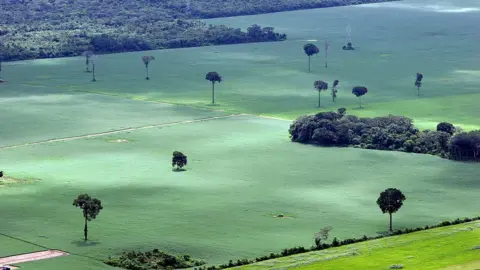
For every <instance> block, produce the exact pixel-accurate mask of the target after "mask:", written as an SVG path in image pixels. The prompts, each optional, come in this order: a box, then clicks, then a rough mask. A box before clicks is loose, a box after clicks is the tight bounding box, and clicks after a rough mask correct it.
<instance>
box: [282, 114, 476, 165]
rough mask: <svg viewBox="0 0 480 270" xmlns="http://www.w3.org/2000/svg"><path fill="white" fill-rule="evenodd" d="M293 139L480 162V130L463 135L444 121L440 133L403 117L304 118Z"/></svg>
mask: <svg viewBox="0 0 480 270" xmlns="http://www.w3.org/2000/svg"><path fill="white" fill-rule="evenodd" d="M289 133H290V137H291V140H292V141H294V142H299V143H308V144H316V145H324V146H353V147H359V148H365V149H377V150H394V151H403V152H412V153H422V154H431V155H436V156H440V157H442V158H448V159H453V160H463V161H480V130H477V131H470V132H463V131H462V130H461V128H459V127H457V128H456V127H454V126H453V125H452V124H450V123H446V122H442V123H439V124H438V125H437V128H436V130H423V131H420V130H418V129H417V128H416V127H415V126H414V125H413V121H412V119H409V118H407V117H403V116H393V115H389V116H385V117H374V118H358V117H356V116H353V115H346V110H345V108H341V109H339V110H338V112H321V113H318V114H316V115H308V116H301V117H299V118H298V119H296V120H295V121H294V122H293V123H292V124H291V125H290V129H289Z"/></svg>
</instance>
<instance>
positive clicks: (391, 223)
mask: <svg viewBox="0 0 480 270" xmlns="http://www.w3.org/2000/svg"><path fill="white" fill-rule="evenodd" d="M389 214H390V231H393V230H392V213H389Z"/></svg>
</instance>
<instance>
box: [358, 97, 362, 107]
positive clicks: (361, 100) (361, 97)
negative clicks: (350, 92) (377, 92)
mask: <svg viewBox="0 0 480 270" xmlns="http://www.w3.org/2000/svg"><path fill="white" fill-rule="evenodd" d="M358 99H360V108H362V97H358Z"/></svg>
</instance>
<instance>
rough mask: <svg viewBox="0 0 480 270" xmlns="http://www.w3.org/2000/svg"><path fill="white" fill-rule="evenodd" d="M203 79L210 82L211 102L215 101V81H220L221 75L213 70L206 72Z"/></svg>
mask: <svg viewBox="0 0 480 270" xmlns="http://www.w3.org/2000/svg"><path fill="white" fill-rule="evenodd" d="M205 79H206V80H208V81H210V82H211V83H212V104H214V103H215V83H216V82H219V83H220V82H222V76H220V74H218V73H217V72H215V71H211V72H208V73H207V75H206V76H205Z"/></svg>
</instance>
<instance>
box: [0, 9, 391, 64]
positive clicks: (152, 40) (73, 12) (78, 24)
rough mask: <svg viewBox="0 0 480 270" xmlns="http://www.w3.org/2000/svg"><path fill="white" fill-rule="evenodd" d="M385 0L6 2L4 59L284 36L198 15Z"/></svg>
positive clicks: (0, 20) (1, 14) (1, 38)
mask: <svg viewBox="0 0 480 270" xmlns="http://www.w3.org/2000/svg"><path fill="white" fill-rule="evenodd" d="M386 1H391V0H269V1H266V0H222V1H214V0H195V1H192V0H162V1H160V0H135V1H133V0H125V1H120V0H0V25H1V26H2V27H1V28H0V60H1V59H3V60H22V59H35V58H50V57H63V56H76V55H80V54H81V53H82V52H83V51H85V50H93V51H95V52H97V53H113V52H126V51H138V50H149V49H163V48H180V47H195V46H205V45H220V44H235V43H246V42H263V41H281V40H285V39H286V35H284V34H279V33H275V32H274V28H272V27H260V26H258V25H254V26H252V27H250V29H249V30H248V31H247V32H245V31H243V30H241V29H235V28H231V27H227V26H223V25H207V24H205V23H203V22H200V21H198V20H191V19H202V18H213V17H225V16H235V15H248V14H259V13H269V12H279V11H287V10H297V9H308V8H321V7H332V6H342V5H353V4H362V3H372V2H386Z"/></svg>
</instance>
